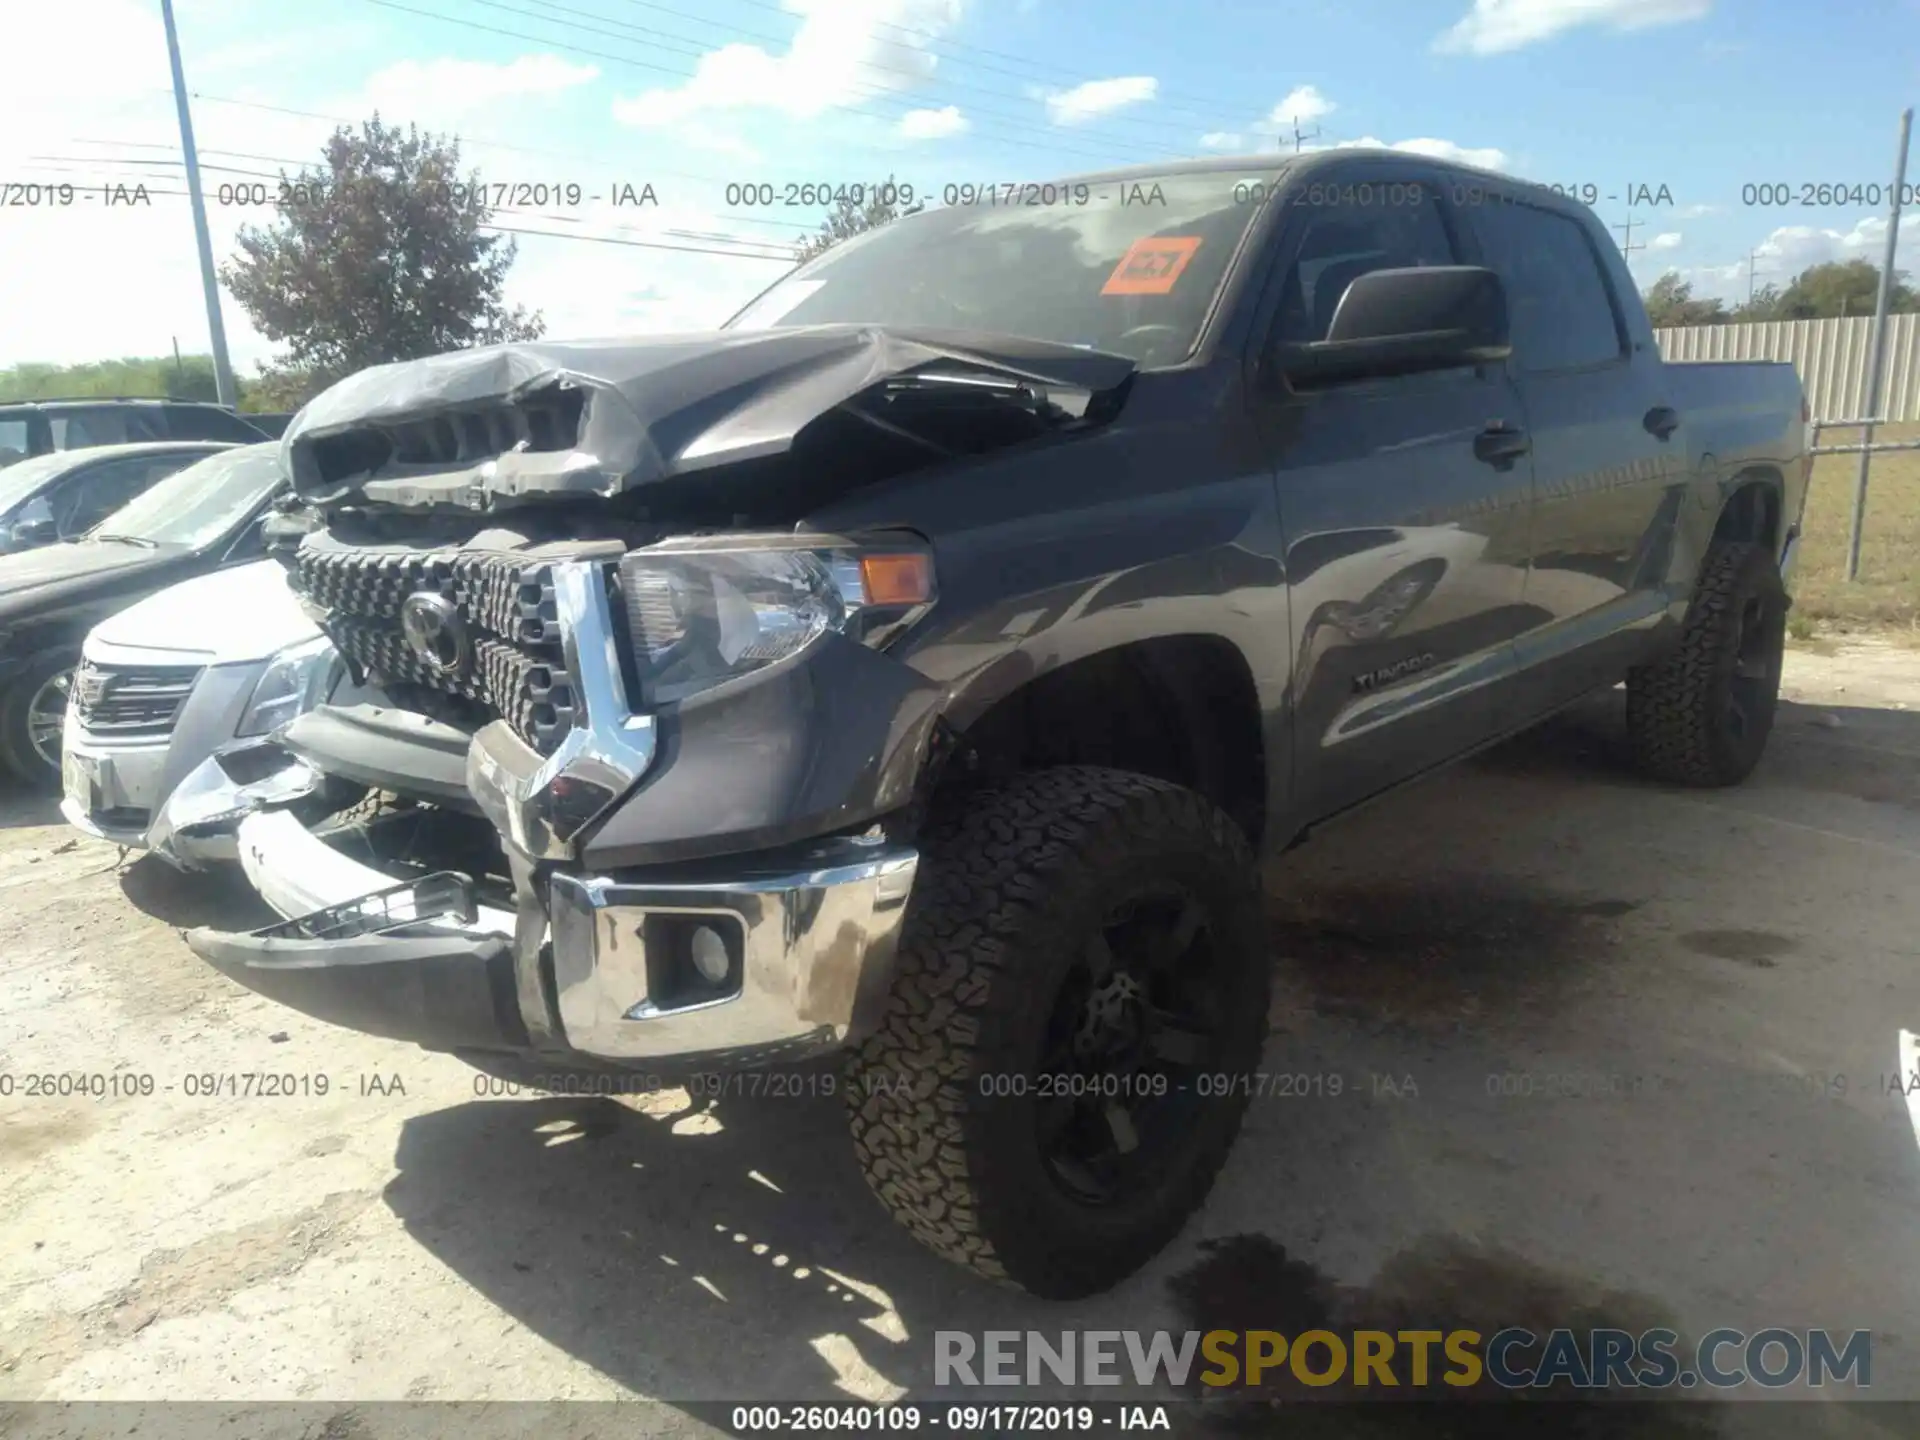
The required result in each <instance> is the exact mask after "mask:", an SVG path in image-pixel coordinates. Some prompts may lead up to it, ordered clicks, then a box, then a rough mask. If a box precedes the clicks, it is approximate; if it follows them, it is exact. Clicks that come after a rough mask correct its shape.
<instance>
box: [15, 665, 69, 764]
mask: <svg viewBox="0 0 1920 1440" xmlns="http://www.w3.org/2000/svg"><path fill="white" fill-rule="evenodd" d="M72 689H73V661H72V660H70V659H59V660H43V661H40V662H39V663H38V664H35V665H31V666H29V667H28V668H27V669H26V670H24V671H22V672H21V673H20V675H19V676H18V678H16V679H15V680H14V682H13V684H12V685H10V686H9V687H8V688H7V692H6V694H5V696H4V697H0V765H4V766H5V767H6V768H7V769H8V770H9V771H11V772H12V773H13V775H14V776H15V777H16V778H17V779H19V780H21V781H23V782H25V783H26V784H27V785H30V786H32V787H33V788H34V789H36V790H55V789H58V788H59V785H60V745H61V732H62V730H63V729H64V727H65V725H66V720H67V701H68V699H69V697H70V695H71V692H72Z"/></svg>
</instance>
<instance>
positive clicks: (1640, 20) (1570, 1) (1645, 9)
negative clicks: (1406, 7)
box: [1433, 0, 1713, 55]
mask: <svg viewBox="0 0 1920 1440" xmlns="http://www.w3.org/2000/svg"><path fill="white" fill-rule="evenodd" d="M1712 8H1713V0H1473V8H1472V9H1471V10H1469V11H1468V12H1467V13H1466V14H1465V15H1463V16H1462V17H1461V18H1460V19H1459V20H1458V21H1456V22H1455V23H1454V24H1453V25H1452V26H1450V27H1449V28H1448V29H1447V30H1445V31H1444V32H1442V33H1441V35H1440V36H1439V37H1438V38H1436V39H1435V40H1434V42H1433V48H1434V49H1436V50H1439V51H1442V52H1445V53H1452V54H1468V55H1501V54H1505V53H1506V52H1508V51H1510V50H1519V49H1522V48H1524V47H1525V46H1528V45H1533V44H1537V43H1538V42H1540V41H1542V40H1548V39H1551V38H1552V37H1553V36H1555V35H1559V34H1561V33H1563V32H1565V31H1568V30H1574V29H1578V28H1579V27H1581V26H1589V25H1591V26H1600V27H1602V28H1604V29H1607V30H1613V31H1632V30H1646V29H1651V28H1652V27H1654V26H1656V25H1675V24H1679V23H1680V22H1682V21H1686V20H1698V19H1701V18H1702V17H1703V16H1705V15H1706V14H1707V12H1708V11H1710V10H1711V9H1712Z"/></svg>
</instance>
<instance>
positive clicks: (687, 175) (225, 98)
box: [193, 90, 793, 230]
mask: <svg viewBox="0 0 1920 1440" xmlns="http://www.w3.org/2000/svg"><path fill="white" fill-rule="evenodd" d="M193 98H194V99H196V100H205V101H207V102H209V103H210V104H214V105H234V106H238V107H239V108H241V109H245V110H263V111H267V112H269V113H271V114H275V115H292V116H295V117H297V118H299V119H303V120H326V121H328V122H330V123H332V124H335V125H358V124H359V123H360V121H359V120H357V119H354V118H353V117H351V116H347V115H329V114H327V113H325V112H324V111H319V110H296V109H293V108H292V107H290V106H286V105H268V104H264V103H263V102H261V101H258V100H238V99H235V98H234V97H232V96H230V95H209V94H207V93H206V92H205V91H201V90H196V91H195V92H194V94H193ZM453 138H454V139H455V140H456V141H457V142H458V143H459V144H461V145H463V146H471V147H472V148H474V149H476V150H505V151H508V152H509V153H512V154H518V155H533V156H537V157H540V158H544V159H551V160H571V161H573V162H575V163H576V164H593V165H608V166H618V165H626V164H631V163H632V157H631V156H628V157H626V158H624V159H621V160H617V161H615V160H602V159H600V158H599V157H596V156H591V155H578V154H574V153H572V152H570V151H565V150H549V149H546V148H544V147H540V146H532V145H515V144H512V143H511V142H509V141H506V140H492V139H487V138H484V137H475V136H472V135H460V134H456V135H455V136H454V137H453ZM208 153H209V154H216V155H229V156H231V155H234V154H235V152H234V151H231V150H212V151H209V152H208ZM240 158H242V159H261V158H270V157H261V156H241V157H240ZM271 163H273V164H277V165H295V162H293V161H291V160H281V159H272V160H271ZM319 163H320V162H319V161H303V162H300V163H299V164H297V165H295V168H296V169H300V170H305V169H307V168H309V167H310V166H313V165H317V164H319ZM647 169H648V171H649V172H650V173H651V174H655V175H670V176H672V177H674V178H675V179H678V180H699V181H702V182H704V183H706V184H710V185H721V184H724V183H726V182H725V181H724V180H723V178H722V177H720V176H717V175H703V174H700V173H697V172H695V171H691V170H675V169H671V168H669V167H667V166H664V165H654V164H651V163H649V164H648V166H647ZM719 218H720V219H722V220H731V221H733V222H734V223H736V224H739V225H771V226H774V227H775V228H777V229H783V230H790V229H792V228H793V222H791V221H788V220H775V219H772V218H771V217H768V216H764V215H733V214H721V215H720V217H719Z"/></svg>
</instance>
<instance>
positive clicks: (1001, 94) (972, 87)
mask: <svg viewBox="0 0 1920 1440" xmlns="http://www.w3.org/2000/svg"><path fill="white" fill-rule="evenodd" d="M474 3H475V4H481V5H486V6H487V7H488V8H489V9H494V10H504V11H506V12H507V13H508V14H511V15H526V16H528V17H529V18H532V19H546V18H547V17H545V16H540V15H533V14H531V12H528V11H525V10H516V9H514V8H513V7H512V6H510V5H505V4H501V3H499V0H474ZM527 3H528V4H532V5H538V6H539V7H540V8H541V9H543V10H554V11H558V12H559V13H560V14H562V15H566V16H576V17H581V18H584V19H588V20H604V21H606V22H607V23H608V24H610V25H613V26H615V27H616V29H615V30H613V31H607V30H595V31H594V33H595V34H602V35H607V34H611V35H613V36H614V37H615V38H617V39H620V38H625V32H632V33H634V34H637V35H645V36H656V37H661V38H664V39H668V40H679V41H684V42H685V43H687V44H690V45H702V44H704V43H705V42H703V41H700V40H697V39H695V38H694V37H693V36H691V35H680V34H676V33H674V32H673V31H669V30H654V29H651V28H650V27H648V26H645V25H634V24H631V23H629V22H627V21H623V20H616V19H615V18H614V17H612V16H610V15H606V14H603V13H602V12H600V11H597V10H582V9H580V8H578V7H577V6H573V5H565V4H561V3H560V0H527ZM631 3H640V4H644V5H645V8H646V9H649V10H658V11H660V12H662V13H664V14H667V15H672V16H675V17H677V18H679V19H682V20H691V21H693V22H694V23H696V24H700V25H710V26H713V27H714V28H715V29H718V30H721V31H722V32H724V33H725V34H727V35H728V36H729V37H730V38H734V39H748V40H760V41H763V42H765V43H767V44H769V45H784V44H788V43H789V42H788V41H787V40H786V39H785V38H784V37H782V36H778V35H770V34H768V33H767V32H766V31H764V30H748V29H745V28H743V27H740V26H734V25H723V24H721V23H720V22H719V21H715V20H707V19H704V18H703V17H701V16H697V15H690V14H688V13H687V12H686V11H684V10H675V9H673V8H672V7H671V6H667V5H656V4H652V3H649V0H631ZM588 28H591V27H588ZM672 53H675V54H682V55H690V56H692V57H694V58H695V59H702V58H704V57H705V56H706V55H707V54H710V53H711V51H709V50H680V51H674V52H672ZM920 53H922V54H925V55H929V56H931V57H932V58H934V59H936V60H938V59H941V58H946V57H942V56H941V55H940V54H939V52H938V51H936V50H934V49H932V48H931V47H928V48H925V49H923V50H922V51H921V52H920ZM962 63H965V62H962ZM859 68H860V69H862V70H874V71H878V72H880V73H882V74H886V75H899V76H902V77H904V78H906V79H909V80H915V81H927V82H930V85H931V86H933V87H944V88H946V89H949V90H965V91H972V92H974V93H976V94H980V95H986V96H989V97H991V98H993V99H998V100H1019V99H1024V98H1026V97H1024V96H1021V95H1018V94H1015V93H1013V92H1010V91H1007V90H1004V89H998V88H995V87H993V86H988V85H976V84H970V83H968V82H965V81H956V80H943V79H941V78H940V77H939V76H937V75H935V76H931V77H930V76H927V75H925V74H923V73H922V72H920V71H918V70H910V69H906V68H905V67H903V66H899V65H884V64H881V63H880V62H879V61H877V60H862V61H860V62H859ZM895 93H898V92H896V91H894V90H891V89H888V88H885V87H882V88H877V89H874V90H871V91H869V92H868V95H869V98H873V99H883V98H886V97H888V96H889V95H892V94H895ZM968 105H969V107H970V111H971V113H972V114H975V115H985V116H989V117H993V118H998V119H1002V120H1005V121H1007V122H1008V123H1010V124H1013V125H1017V126H1019V127H1021V128H1022V130H1023V131H1024V132H1032V131H1034V130H1035V128H1036V127H1035V126H1034V124H1033V122H1032V121H1031V120H1030V119H1028V118H1027V117H1025V116H1019V115H1009V114H1007V113H1006V112H1004V111H999V110H988V109H984V108H983V107H981V106H980V105H978V104H976V103H974V102H972V101H969V102H968ZM1218 117H1219V111H1218V109H1217V107H1216V108H1215V109H1214V110H1212V111H1209V112H1208V114H1207V120H1208V122H1209V123H1216V122H1217V121H1218ZM1108 118H1109V119H1110V120H1111V121H1112V122H1114V123H1117V124H1123V125H1144V126H1148V127H1150V128H1153V129H1155V130H1164V131H1169V132H1171V131H1174V130H1180V131H1185V130H1187V129H1188V126H1187V125H1185V124H1181V125H1174V124H1172V123H1171V122H1169V121H1165V120H1153V119H1148V118H1146V117H1144V116H1139V115H1114V116H1111V117H1108Z"/></svg>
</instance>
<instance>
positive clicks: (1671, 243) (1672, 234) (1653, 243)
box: [1647, 230, 1681, 250]
mask: <svg viewBox="0 0 1920 1440" xmlns="http://www.w3.org/2000/svg"><path fill="white" fill-rule="evenodd" d="M1680 240H1681V235H1680V232H1679V231H1678V230H1668V231H1665V232H1663V233H1661V234H1659V235H1656V236H1654V237H1653V239H1651V240H1649V241H1648V242H1647V248H1648V249H1649V250H1678V249H1679V248H1680Z"/></svg>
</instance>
